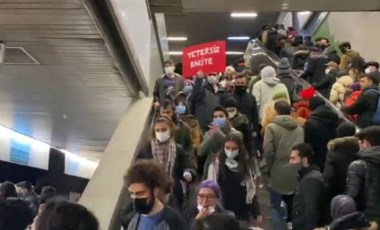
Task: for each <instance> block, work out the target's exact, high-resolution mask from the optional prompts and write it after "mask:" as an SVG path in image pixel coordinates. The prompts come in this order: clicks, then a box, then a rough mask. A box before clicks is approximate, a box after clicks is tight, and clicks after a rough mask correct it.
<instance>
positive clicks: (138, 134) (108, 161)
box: [79, 98, 152, 230]
mask: <svg viewBox="0 0 380 230" xmlns="http://www.w3.org/2000/svg"><path fill="white" fill-rule="evenodd" d="M151 107H152V98H136V99H134V101H133V102H132V103H131V104H130V106H129V107H128V109H127V110H126V113H125V115H124V117H123V118H122V119H121V121H120V123H119V125H118V127H117V129H116V131H115V133H114V134H113V136H112V138H111V140H110V142H109V144H108V146H107V148H106V150H105V152H104V156H103V157H102V159H101V161H100V163H99V166H98V168H97V169H96V171H95V173H94V175H93V177H92V178H91V180H90V182H89V183H88V185H87V187H86V189H85V191H84V193H83V195H82V198H81V199H80V201H79V203H80V204H82V205H84V206H86V207H87V208H89V209H90V210H91V211H92V212H93V213H94V214H95V216H96V217H97V218H98V220H99V223H100V228H101V229H102V230H111V229H112V230H113V229H117V228H118V227H117V224H115V223H116V222H118V221H117V220H118V219H119V217H120V209H121V206H122V205H124V203H125V201H126V200H127V197H128V194H127V191H126V188H125V187H124V184H123V176H124V174H125V173H126V171H127V169H128V168H129V166H130V165H131V163H132V161H133V158H134V155H135V152H136V150H137V148H138V147H139V144H140V140H141V139H144V140H145V139H146V137H144V136H146V132H145V134H144V130H147V129H148V128H149V126H150V124H148V123H149V122H147V121H148V120H149V119H148V118H149V114H150V111H151ZM94 125H96V124H94ZM118 229H120V227H119V228H118Z"/></svg>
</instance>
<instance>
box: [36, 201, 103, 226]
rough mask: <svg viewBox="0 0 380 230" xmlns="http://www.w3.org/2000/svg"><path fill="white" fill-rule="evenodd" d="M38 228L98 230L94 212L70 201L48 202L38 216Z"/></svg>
mask: <svg viewBox="0 0 380 230" xmlns="http://www.w3.org/2000/svg"><path fill="white" fill-rule="evenodd" d="M36 229H38V230H50V229H54V230H98V229H99V223H98V220H97V219H96V217H95V216H94V214H92V213H91V212H90V211H89V210H88V209H87V208H85V207H84V206H82V205H80V204H75V203H72V202H69V201H51V202H48V203H47V204H46V206H45V208H44V210H43V211H42V213H41V215H40V216H39V217H38V218H37V221H36Z"/></svg>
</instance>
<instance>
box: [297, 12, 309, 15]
mask: <svg viewBox="0 0 380 230" xmlns="http://www.w3.org/2000/svg"><path fill="white" fill-rule="evenodd" d="M310 13H311V11H301V12H298V14H299V15H306V14H310Z"/></svg>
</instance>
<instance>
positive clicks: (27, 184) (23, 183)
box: [16, 181, 33, 192]
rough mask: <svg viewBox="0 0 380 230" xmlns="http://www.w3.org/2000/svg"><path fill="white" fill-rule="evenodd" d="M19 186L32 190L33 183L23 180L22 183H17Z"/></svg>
mask: <svg viewBox="0 0 380 230" xmlns="http://www.w3.org/2000/svg"><path fill="white" fill-rule="evenodd" d="M16 186H17V187H20V188H23V189H26V190H28V191H29V192H30V191H32V188H33V185H32V183H30V182H29V181H22V182H20V183H17V184H16Z"/></svg>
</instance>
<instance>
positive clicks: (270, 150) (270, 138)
mask: <svg viewBox="0 0 380 230" xmlns="http://www.w3.org/2000/svg"><path fill="white" fill-rule="evenodd" d="M263 149H264V153H263V154H264V157H265V160H266V163H267V168H268V170H269V169H270V168H271V167H272V165H273V162H274V158H275V153H276V147H275V143H274V131H273V130H272V129H271V127H270V126H267V128H266V130H265V135H264V144H263Z"/></svg>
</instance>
